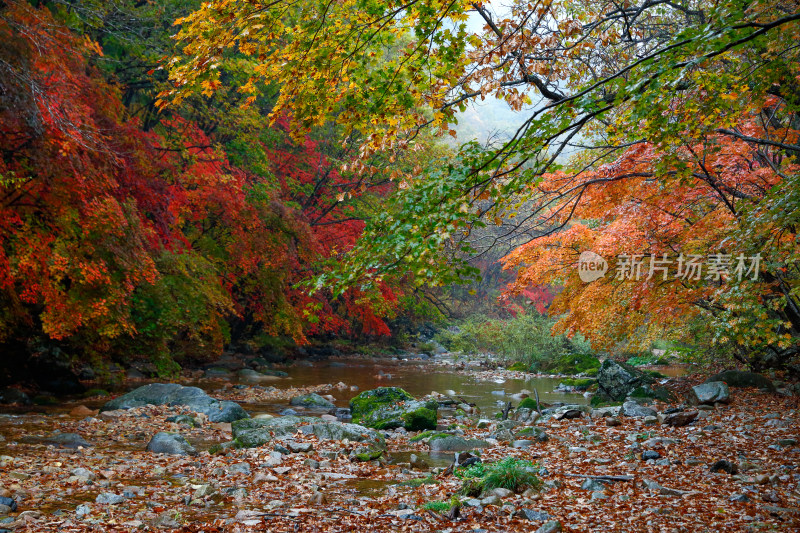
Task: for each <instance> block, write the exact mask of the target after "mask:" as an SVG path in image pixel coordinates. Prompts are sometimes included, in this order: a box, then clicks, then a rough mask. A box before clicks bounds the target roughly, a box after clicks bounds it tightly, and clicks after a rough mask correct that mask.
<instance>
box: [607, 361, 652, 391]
mask: <svg viewBox="0 0 800 533" xmlns="http://www.w3.org/2000/svg"><path fill="white" fill-rule="evenodd" d="M654 382H655V380H654V379H653V378H652V377H651V376H648V375H647V374H645V373H644V372H642V371H641V370H637V369H636V368H634V367H632V366H631V365H629V364H627V363H618V362H617V361H613V360H611V359H606V360H605V361H603V364H602V366H601V367H600V370H599V372H598V373H597V387H598V395H599V396H600V397H603V398H607V399H610V400H613V401H622V400H624V399H625V397H627V396H628V394H630V393H631V392H632V391H634V390H635V389H637V388H638V387H642V386H644V385H650V384H652V383H654Z"/></svg>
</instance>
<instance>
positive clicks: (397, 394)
mask: <svg viewBox="0 0 800 533" xmlns="http://www.w3.org/2000/svg"><path fill="white" fill-rule="evenodd" d="M438 409H439V404H438V403H437V402H436V401H433V400H431V401H428V402H422V401H419V400H415V399H414V397H413V396H411V395H410V394H408V393H407V392H406V391H404V390H403V389H401V388H399V387H380V388H377V389H374V390H369V391H364V392H362V393H361V394H359V395H358V396H356V397H355V398H353V399H352V400H350V412H351V414H352V416H353V422H354V423H357V424H363V425H364V426H367V427H370V428H374V429H394V428H399V427H403V428H405V429H407V430H409V431H420V430H423V429H435V428H436V420H437V414H438V413H437V411H438Z"/></svg>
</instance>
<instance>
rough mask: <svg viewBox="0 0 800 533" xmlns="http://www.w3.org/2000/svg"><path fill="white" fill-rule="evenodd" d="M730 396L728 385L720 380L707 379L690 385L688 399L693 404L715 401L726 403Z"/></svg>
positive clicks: (711, 403)
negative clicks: (694, 385)
mask: <svg viewBox="0 0 800 533" xmlns="http://www.w3.org/2000/svg"><path fill="white" fill-rule="evenodd" d="M730 397H731V394H730V389H728V385H726V384H725V383H724V382H722V381H709V382H706V383H703V384H701V385H697V386H696V387H692V392H691V393H690V398H689V399H690V400H691V401H692V402H693V403H695V404H701V405H713V404H715V403H728V402H729V401H730Z"/></svg>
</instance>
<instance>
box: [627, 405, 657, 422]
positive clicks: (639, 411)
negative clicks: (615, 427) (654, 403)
mask: <svg viewBox="0 0 800 533" xmlns="http://www.w3.org/2000/svg"><path fill="white" fill-rule="evenodd" d="M619 414H620V415H621V416H630V417H635V418H642V417H645V416H657V415H658V412H657V411H656V410H655V409H650V408H649V407H646V406H644V405H642V404H640V403H637V402H625V403H624V404H622V408H621V409H620V410H619Z"/></svg>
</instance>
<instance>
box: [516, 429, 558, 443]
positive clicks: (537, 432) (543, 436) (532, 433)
mask: <svg viewBox="0 0 800 533" xmlns="http://www.w3.org/2000/svg"><path fill="white" fill-rule="evenodd" d="M514 434H515V435H516V436H517V437H526V438H533V439H536V440H537V441H539V442H547V441H548V440H550V436H549V435H548V434H547V433H546V432H545V430H543V429H542V428H540V427H537V426H528V427H525V428H522V429H521V430H519V431H517V432H515V433H514Z"/></svg>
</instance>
